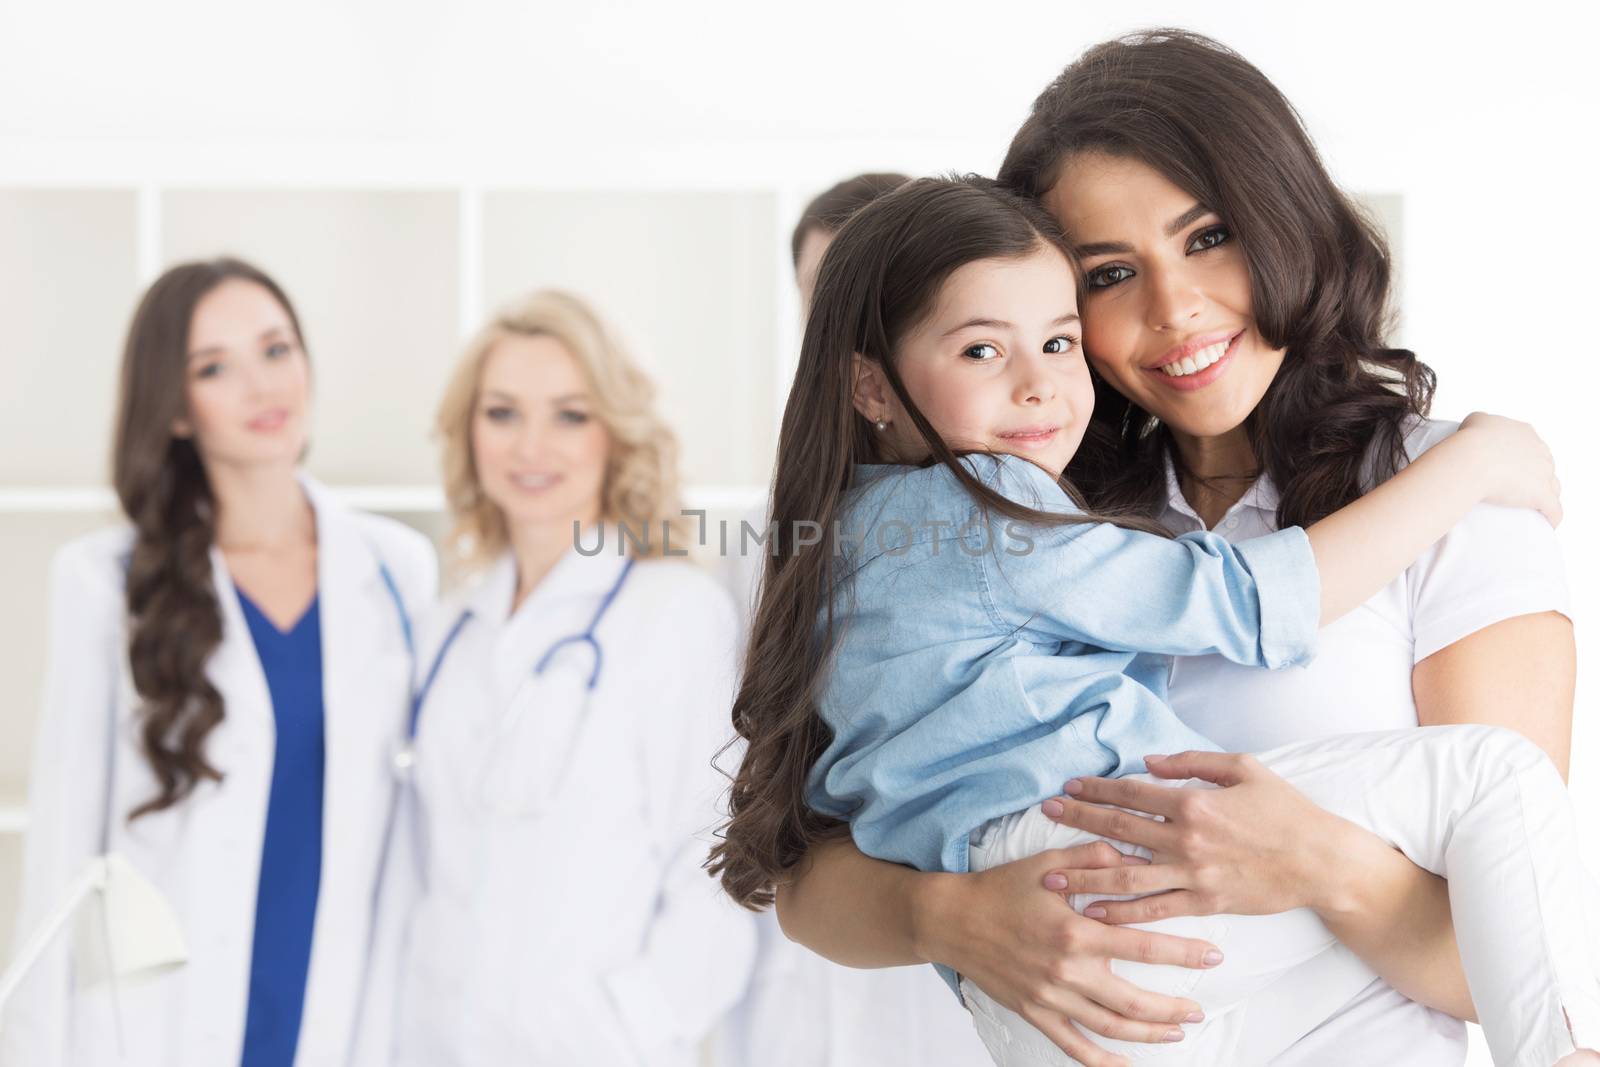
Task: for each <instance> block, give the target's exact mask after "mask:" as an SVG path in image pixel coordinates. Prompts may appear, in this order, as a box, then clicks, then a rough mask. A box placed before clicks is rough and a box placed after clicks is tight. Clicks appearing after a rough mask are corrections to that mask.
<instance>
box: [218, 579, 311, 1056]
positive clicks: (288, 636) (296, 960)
mask: <svg viewBox="0 0 1600 1067" xmlns="http://www.w3.org/2000/svg"><path fill="white" fill-rule="evenodd" d="M319 599H320V598H319V597H313V598H312V601H311V606H310V607H309V608H307V609H306V613H305V614H304V615H302V616H301V617H300V621H299V622H297V623H295V624H294V626H292V627H291V628H290V629H289V631H288V632H287V633H285V632H283V631H281V630H279V629H278V628H277V627H276V626H275V625H273V623H272V621H271V620H269V619H268V618H267V617H266V615H264V614H263V613H262V611H261V609H260V608H258V607H256V605H255V604H254V603H252V602H251V600H250V598H249V597H247V596H245V595H244V593H243V592H240V593H239V606H240V607H241V608H242V609H243V611H244V618H245V622H246V623H247V624H248V625H249V627H250V637H251V639H252V640H253V641H254V642H255V646H256V655H257V656H259V657H260V659H261V670H262V673H263V674H265V675H266V678H267V690H268V692H269V693H270V694H271V697H272V717H273V720H274V722H275V723H276V724H277V747H276V749H275V751H274V754H273V761H272V791H271V793H270V794H269V797H268V801H267V831H266V837H265V840H264V841H263V842H262V845H261V879H260V882H259V884H258V886H257V890H256V927H255V942H254V945H253V946H252V948H251V951H250V1003H249V1010H248V1012H247V1014H246V1016H245V1028H244V1057H243V1060H242V1067H291V1065H292V1064H293V1063H294V1053H295V1045H296V1043H297V1042H298V1041H299V1038H300V1017H301V1014H302V1011H303V1009H304V1007H305V992H306V971H307V968H308V967H309V965H310V962H311V936H312V928H313V926H314V925H315V921H316V915H317V889H318V885H319V883H320V882H321V879H322V790H323V768H324V765H325V762H326V756H327V752H326V748H325V746H324V742H323V731H322V726H323V705H322V624H321V619H320V613H319V611H318V600H319Z"/></svg>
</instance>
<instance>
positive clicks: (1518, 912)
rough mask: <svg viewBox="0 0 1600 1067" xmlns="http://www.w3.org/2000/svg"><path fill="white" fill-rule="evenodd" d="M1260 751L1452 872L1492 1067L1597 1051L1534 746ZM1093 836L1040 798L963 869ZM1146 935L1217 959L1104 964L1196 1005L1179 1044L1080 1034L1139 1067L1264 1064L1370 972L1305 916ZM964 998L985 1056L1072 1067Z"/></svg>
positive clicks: (1561, 815)
mask: <svg viewBox="0 0 1600 1067" xmlns="http://www.w3.org/2000/svg"><path fill="white" fill-rule="evenodd" d="M1257 758H1258V759H1260V760H1261V762H1262V763H1263V764H1265V765H1266V766H1267V767H1268V768H1270V769H1271V770H1272V771H1274V772H1275V773H1277V774H1279V775H1281V776H1282V777H1283V778H1285V779H1287V780H1288V781H1289V783H1290V784H1291V785H1293V786H1294V787H1295V788H1296V789H1298V790H1300V792H1301V793H1303V794H1305V795H1306V796H1307V797H1308V798H1309V799H1311V800H1312V801H1314V802H1315V803H1316V804H1318V805H1319V806H1321V807H1323V808H1325V809H1326V810H1328V811H1331V812H1333V813H1334V814H1336V815H1340V816H1342V817H1344V818H1346V819H1349V820H1350V821H1352V822H1355V823H1357V824H1359V825H1361V826H1364V827H1366V828H1367V829H1368V830H1371V831H1372V832H1373V833H1375V834H1377V835H1378V836H1379V837H1381V838H1383V839H1384V840H1386V841H1388V842H1389V843H1390V844H1392V845H1394V846H1395V847H1396V848H1398V849H1400V850H1401V851H1402V852H1404V853H1405V855H1406V856H1408V857H1409V858H1410V859H1411V861H1412V862H1413V863H1416V864H1417V865H1418V866H1420V867H1423V868H1425V869H1427V870H1429V871H1432V872H1434V873H1435V874H1438V875H1441V876H1442V877H1444V878H1446V879H1448V880H1449V886H1450V911H1451V914H1452V916H1453V917H1454V920H1455V931H1456V941H1457V944H1458V946H1459V948H1460V952H1461V962H1462V966H1463V968H1464V969H1465V971H1466V976H1467V985H1468V988H1469V989H1470V991H1471V993H1472V1001H1473V1004H1474V1005H1475V1006H1476V1007H1477V1010H1478V1019H1479V1022H1481V1023H1482V1025H1483V1029H1484V1035H1485V1037H1486V1038H1487V1040H1488V1044H1489V1048H1490V1050H1491V1051H1492V1053H1493V1055H1494V1061H1495V1063H1496V1064H1497V1065H1499V1067H1550V1065H1551V1064H1554V1063H1555V1062H1556V1061H1557V1060H1559V1059H1560V1058H1561V1057H1562V1056H1565V1055H1567V1054H1569V1053H1571V1052H1573V1051H1574V1050H1575V1049H1576V1048H1590V1049H1600V981H1597V970H1600V968H1597V966H1596V958H1595V952H1596V945H1597V944H1600V942H1597V941H1596V939H1595V934H1596V931H1595V930H1594V929H1593V928H1592V917H1591V916H1590V915H1589V914H1588V909H1589V907H1590V905H1591V904H1592V902H1593V900H1594V899H1595V893H1596V890H1595V887H1594V883H1593V881H1592V880H1590V879H1589V878H1588V877H1587V876H1586V875H1585V874H1584V872H1583V869H1582V867H1581V865H1580V864H1579V862H1578V859H1577V852H1578V849H1577V843H1578V830H1577V826H1576V823H1575V820H1574V818H1573V813H1572V805H1571V803H1570V801H1569V800H1568V797H1567V791H1566V786H1565V785H1564V784H1563V783H1562V781H1561V777H1560V775H1559V774H1557V772H1556V769H1555V767H1554V765H1552V764H1551V762H1550V760H1549V759H1548V758H1547V757H1546V756H1545V754H1544V753H1543V751H1542V750H1540V749H1539V748H1538V747H1537V746H1536V745H1534V744H1533V743H1532V742H1530V741H1527V740H1525V739H1524V738H1523V737H1521V736H1520V735H1519V734H1516V733H1513V732H1511V731H1509V730H1502V729H1498V728H1495V727H1489V726H1437V727H1422V728H1418V729H1410V730H1396V731H1386V732H1382V733H1365V734H1347V735H1343V736H1339V737H1332V738H1325V739H1321V740H1318V741H1312V742H1306V743H1303V744H1297V745H1287V746H1284V747H1283V748H1277V749H1273V750H1271V751H1269V752H1264V753H1260V754H1258V757H1257ZM1136 777H1137V778H1138V779H1139V780H1140V781H1148V782H1153V783H1155V784H1158V785H1190V786H1200V787H1207V788H1210V786H1209V785H1208V783H1204V782H1193V781H1191V782H1168V781H1163V780H1162V779H1157V778H1153V777H1151V776H1150V775H1138V776H1136ZM1590 832H1594V829H1593V828H1591V831H1590ZM1097 839H1098V838H1097V837H1096V836H1095V835H1093V834H1088V833H1085V832H1083V831H1081V830H1073V829H1070V828H1067V827H1064V826H1060V825H1058V824H1057V823H1054V822H1051V821H1050V820H1049V819H1048V818H1046V817H1045V815H1044V814H1043V813H1042V812H1041V811H1040V810H1039V807H1038V806H1037V805H1035V806H1034V807H1032V808H1029V809H1028V810H1026V811H1021V812H1017V813H1015V814H1012V815H1008V816H1005V817H1003V818H1000V819H995V820H993V821H991V822H989V823H987V824H985V825H984V826H983V827H982V828H980V829H979V831H978V832H977V833H975V834H973V836H972V842H971V845H970V848H969V857H970V862H971V868H972V870H974V871H980V870H985V869H987V868H990V867H994V866H997V865H998V864H1001V863H1005V862H1008V861H1010V860H1015V859H1020V858H1022V857H1024V856H1031V855H1035V854H1037V853H1039V852H1042V851H1044V850H1046V849H1052V848H1065V847H1068V846H1071V845H1077V844H1082V843H1084V842H1086V841H1092V840H1097ZM1119 847H1120V848H1122V849H1123V851H1133V852H1137V853H1139V854H1141V855H1145V856H1148V855H1149V854H1150V853H1149V851H1148V850H1145V849H1135V848H1132V847H1131V846H1128V845H1124V844H1120V843H1119ZM1096 899H1111V898H1109V897H1105V896H1100V897H1090V896H1087V895H1084V896H1074V897H1073V898H1072V899H1071V901H1070V903H1071V906H1072V907H1073V908H1076V909H1079V910H1081V909H1082V908H1084V907H1086V906H1087V905H1088V904H1089V903H1090V902H1092V901H1093V900H1096ZM1142 928H1144V929H1149V930H1157V931H1161V932H1165V933H1171V934H1176V935H1179V936H1182V937H1194V938H1201V939H1204V940H1206V941H1210V942H1212V943H1213V944H1215V945H1216V946H1217V947H1218V948H1219V949H1221V950H1222V953H1223V956H1224V960H1223V963H1222V964H1221V965H1220V966H1218V967H1215V968H1212V969H1209V970H1191V969H1188V968H1183V967H1174V966H1164V965H1154V964H1142V963H1129V962H1125V961H1122V960H1113V961H1112V964H1111V969H1112V970H1113V971H1114V972H1115V973H1116V974H1118V975H1120V976H1122V977H1123V978H1126V979H1127V980H1128V981H1130V982H1133V983H1134V984H1136V985H1138V986H1141V987H1142V988H1144V989H1146V990H1149V991H1151V992H1157V993H1165V994H1168V995H1170V996H1176V997H1188V998H1190V999H1193V1000H1195V1001H1197V1002H1199V1003H1200V1005H1201V1006H1202V1008H1203V1009H1204V1011H1205V1016H1206V1018H1205V1021H1204V1022H1202V1023H1197V1024H1191V1025H1188V1026H1185V1027H1184V1028H1183V1029H1184V1032H1185V1035H1186V1036H1185V1038H1184V1040H1183V1041H1179V1042H1173V1043H1170V1044H1140V1043H1136V1042H1128V1041H1116V1040H1112V1039H1110V1038H1103V1037H1100V1036H1098V1035H1093V1034H1090V1035H1089V1036H1090V1037H1091V1038H1092V1039H1093V1040H1095V1041H1096V1042H1097V1043H1098V1044H1100V1045H1101V1046H1103V1047H1105V1048H1107V1049H1108V1050H1111V1051H1114V1052H1116V1053H1118V1054H1120V1055H1122V1056H1126V1057H1127V1058H1128V1059H1130V1060H1132V1061H1134V1062H1136V1063H1140V1064H1145V1063H1149V1064H1169V1063H1171V1064H1177V1063H1182V1064H1193V1065H1197V1067H1198V1065H1209V1064H1225V1065H1227V1067H1250V1065H1252V1064H1260V1063H1266V1062H1267V1061H1269V1060H1270V1059H1271V1058H1272V1056H1273V1055H1275V1054H1276V1053H1278V1052H1281V1051H1282V1050H1283V1049H1285V1048H1287V1047H1288V1045H1289V1044H1291V1043H1293V1042H1294V1041H1295V1040H1297V1039H1298V1038H1299V1037H1301V1036H1303V1035H1304V1034H1306V1033H1309V1032H1310V1031H1311V1030H1312V1029H1313V1028H1315V1027H1316V1026H1317V1024H1318V1023H1320V1022H1321V1021H1323V1020H1324V1019H1326V1018H1328V1017H1329V1016H1330V1015H1332V1014H1333V1013H1334V1011H1335V1010H1336V1009H1338V1008H1339V1007H1340V1006H1341V1005H1342V1004H1344V1003H1346V1002H1347V1001H1348V1000H1349V999H1350V998H1351V997H1353V996H1355V995H1356V994H1357V993H1359V992H1360V991H1361V990H1362V988H1364V987H1365V986H1366V985H1367V984H1368V983H1369V982H1370V981H1371V980H1372V977H1373V974H1372V972H1371V971H1370V970H1368V969H1367V968H1366V967H1365V965H1363V964H1362V963H1361V962H1360V961H1359V960H1357V959H1356V958H1355V957H1354V955H1352V954H1351V953H1350V952H1349V950H1347V949H1345V948H1344V947H1343V946H1342V945H1340V944H1339V943H1338V942H1337V941H1335V940H1334V938H1333V935H1332V934H1330V933H1329V932H1328V930H1327V928H1326V927H1325V926H1323V925H1322V922H1321V921H1320V920H1319V919H1318V918H1317V917H1316V916H1315V915H1314V914H1313V913H1312V912H1311V911H1310V910H1308V909H1305V908H1300V909H1296V910H1294V911H1289V912H1284V913H1282V914H1279V915H1248V916H1246V915H1212V916H1199V917H1186V918H1177V919H1164V920H1160V921H1158V922H1153V923H1146V924H1142ZM962 992H963V993H964V994H965V996H966V999H967V1005H968V1007H969V1008H970V1009H971V1011H972V1017H973V1022H974V1023H975V1025H976V1026H977V1028H978V1033H979V1036H980V1037H982V1039H983V1042H984V1044H985V1045H986V1046H987V1047H988V1049H989V1053H990V1055H991V1056H993V1057H994V1061H995V1063H997V1064H1000V1065H1002V1067H1037V1065H1041V1064H1050V1065H1065V1064H1074V1063H1076V1062H1077V1061H1076V1060H1073V1059H1072V1058H1071V1057H1069V1056H1067V1055H1066V1054H1065V1053H1063V1052H1062V1051H1061V1050H1060V1049H1058V1048H1057V1047H1056V1046H1055V1045H1054V1044H1052V1043H1051V1042H1050V1041H1049V1039H1048V1038H1046V1037H1045V1036H1044V1035H1043V1034H1041V1033H1040V1032H1039V1031H1037V1030H1035V1029H1034V1028H1033V1027H1032V1026H1030V1025H1029V1024H1028V1023H1027V1022H1025V1021H1024V1020H1023V1019H1022V1018H1021V1017H1020V1016H1018V1015H1016V1014H1014V1013H1012V1012H1010V1011H1008V1010H1007V1009H1006V1008H1004V1007H1001V1006H1000V1005H999V1004H998V1003H996V1002H995V1001H993V1000H991V999H990V998H989V997H988V996H987V995H986V994H984V993H983V991H982V990H980V989H978V988H977V987H976V986H974V985H973V984H972V983H971V982H968V981H963V982H962Z"/></svg>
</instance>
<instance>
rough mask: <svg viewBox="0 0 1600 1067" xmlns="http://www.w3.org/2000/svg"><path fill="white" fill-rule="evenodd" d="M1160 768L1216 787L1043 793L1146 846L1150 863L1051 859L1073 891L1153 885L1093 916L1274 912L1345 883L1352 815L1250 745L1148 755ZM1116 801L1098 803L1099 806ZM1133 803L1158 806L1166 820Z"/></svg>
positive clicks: (1082, 786) (1136, 918) (1117, 919)
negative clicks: (1321, 801)
mask: <svg viewBox="0 0 1600 1067" xmlns="http://www.w3.org/2000/svg"><path fill="white" fill-rule="evenodd" d="M1145 761H1146V765H1147V766H1148V767H1149V769H1150V773H1151V774H1153V775H1155V776H1156V777H1158V778H1169V779H1185V778H1199V779H1202V780H1204V781H1206V782H1210V783H1213V784H1215V785H1217V786H1220V787H1221V788H1219V789H1209V788H1205V787H1191V788H1173V787H1171V786H1162V785H1154V784H1152V783H1149V782H1139V781H1133V780H1130V779H1107V778H1082V779H1076V780H1074V781H1072V782H1068V783H1067V795H1066V796H1063V797H1060V798H1057V799H1054V800H1049V801H1046V802H1045V804H1044V811H1045V814H1046V815H1048V816H1050V817H1051V818H1053V819H1054V820H1055V821H1056V822H1059V823H1061V824H1062V825H1064V826H1071V827H1074V828H1076V829H1079V830H1087V831H1089V832H1090V833H1094V834H1099V835H1100V836H1102V837H1106V838H1110V839H1111V840H1114V841H1122V842H1126V843H1128V844H1132V845H1143V846H1144V847H1146V848H1148V849H1150V850H1151V852H1152V853H1153V854H1154V862H1152V863H1150V864H1148V865H1139V866H1123V867H1108V868H1102V869H1093V870H1089V869H1081V868H1080V869H1061V870H1051V871H1049V872H1048V873H1047V874H1046V875H1045V876H1044V878H1043V879H1042V884H1043V885H1044V887H1045V888H1046V889H1049V890H1051V891H1053V892H1056V893H1060V894H1063V895H1066V894H1072V893H1086V894H1090V895H1098V894H1102V893H1105V894H1117V895H1126V894H1150V895H1147V896H1141V897H1140V898H1139V899H1138V900H1107V901H1096V902H1094V903H1091V904H1090V905H1089V906H1087V907H1086V908H1085V909H1084V914H1085V915H1086V916H1090V917H1094V918H1098V919H1100V920H1101V921H1103V922H1107V923H1142V922H1150V921H1152V920H1154V919H1166V918H1170V917H1173V916H1177V915H1214V914H1218V913H1228V914H1232V915H1268V914H1275V913H1277V912H1282V911H1289V910H1290V909H1292V908H1298V907H1321V906H1323V905H1324V904H1326V903H1328V901H1327V900H1325V899H1324V898H1330V899H1331V897H1332V896H1333V895H1335V894H1337V893H1339V892H1340V891H1341V890H1340V888H1339V886H1338V882H1339V878H1338V875H1339V873H1340V869H1341V867H1340V864H1339V862H1338V856H1339V855H1340V853H1341V850H1342V849H1343V848H1344V844H1343V843H1344V842H1345V841H1346V840H1347V838H1348V835H1349V834H1350V833H1352V832H1354V833H1361V832H1363V831H1361V830H1360V829H1359V828H1358V827H1356V826H1355V825H1354V824H1353V823H1350V822H1347V821H1346V820H1344V819H1341V818H1339V817H1338V816H1336V815H1331V814H1329V813H1328V812H1326V811H1324V810H1323V809H1321V808H1319V807H1317V806H1316V805H1315V804H1313V803H1311V801H1309V800H1307V799H1306V798H1305V797H1304V796H1302V795H1301V794H1300V792H1299V791H1298V790H1296V789H1295V788H1294V787H1293V786H1292V785H1290V784H1289V783H1288V782H1286V781H1284V780H1283V779H1282V778H1280V777H1279V776H1278V775H1276V774H1274V773H1273V772H1272V771H1269V770H1267V769H1266V768H1265V767H1263V766H1262V765H1261V764H1260V762H1259V761H1258V760H1256V758H1255V757H1254V756H1250V755H1235V754H1231V753H1223V752H1184V753H1181V754H1179V755H1176V756H1147V757H1145ZM1108 804H1109V805H1115V807H1101V806H1100V805H1108ZM1119 808H1128V809H1131V812H1144V813H1147V814H1148V815H1152V816H1160V817H1161V818H1162V819H1163V820H1164V821H1157V820H1156V819H1153V818H1146V817H1145V816H1144V815H1140V814H1133V813H1130V811H1120V810H1117V809H1119Z"/></svg>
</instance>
